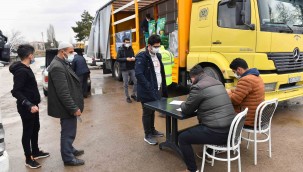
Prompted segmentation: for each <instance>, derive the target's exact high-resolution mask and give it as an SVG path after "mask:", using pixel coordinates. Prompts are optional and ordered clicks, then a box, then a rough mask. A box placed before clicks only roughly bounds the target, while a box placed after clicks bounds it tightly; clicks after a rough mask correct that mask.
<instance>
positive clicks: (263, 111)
mask: <svg viewBox="0 0 303 172" xmlns="http://www.w3.org/2000/svg"><path fill="white" fill-rule="evenodd" d="M277 106H278V99H276V98H275V99H271V100H267V101H264V102H262V103H260V104H259V106H258V107H257V110H256V114H255V125H254V129H255V130H256V131H257V130H258V131H259V132H262V131H264V130H267V129H269V128H270V125H271V119H272V117H273V114H274V113H275V111H276V108H277ZM256 124H257V125H256Z"/></svg>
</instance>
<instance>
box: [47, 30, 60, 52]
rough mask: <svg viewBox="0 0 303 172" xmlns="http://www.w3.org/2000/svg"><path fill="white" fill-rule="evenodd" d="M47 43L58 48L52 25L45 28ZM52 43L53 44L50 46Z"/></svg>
mask: <svg viewBox="0 0 303 172" xmlns="http://www.w3.org/2000/svg"><path fill="white" fill-rule="evenodd" d="M47 42H48V44H50V45H53V46H54V47H58V42H57V40H56V35H55V29H54V26H53V25H52V24H50V25H49V26H48V28H47ZM52 43H53V44H52Z"/></svg>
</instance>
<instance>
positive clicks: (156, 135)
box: [152, 130, 164, 137]
mask: <svg viewBox="0 0 303 172" xmlns="http://www.w3.org/2000/svg"><path fill="white" fill-rule="evenodd" d="M152 136H154V137H163V136H164V133H161V132H160V131H157V130H154V131H152Z"/></svg>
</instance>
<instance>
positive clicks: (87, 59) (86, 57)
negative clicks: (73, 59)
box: [83, 54, 94, 66]
mask: <svg viewBox="0 0 303 172" xmlns="http://www.w3.org/2000/svg"><path fill="white" fill-rule="evenodd" d="M83 57H84V58H85V61H86V63H87V65H90V66H92V65H93V63H94V61H93V58H91V57H88V56H87V55H86V54H84V55H83Z"/></svg>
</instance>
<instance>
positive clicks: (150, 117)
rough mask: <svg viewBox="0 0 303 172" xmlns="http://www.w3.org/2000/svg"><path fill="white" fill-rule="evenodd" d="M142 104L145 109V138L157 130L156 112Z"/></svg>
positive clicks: (143, 121) (143, 120) (143, 117)
mask: <svg viewBox="0 0 303 172" xmlns="http://www.w3.org/2000/svg"><path fill="white" fill-rule="evenodd" d="M141 104H142V109H143V115H142V123H143V128H144V133H145V136H147V135H149V134H151V133H152V131H154V130H155V111H154V110H151V109H148V108H146V107H144V106H143V103H141Z"/></svg>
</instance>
